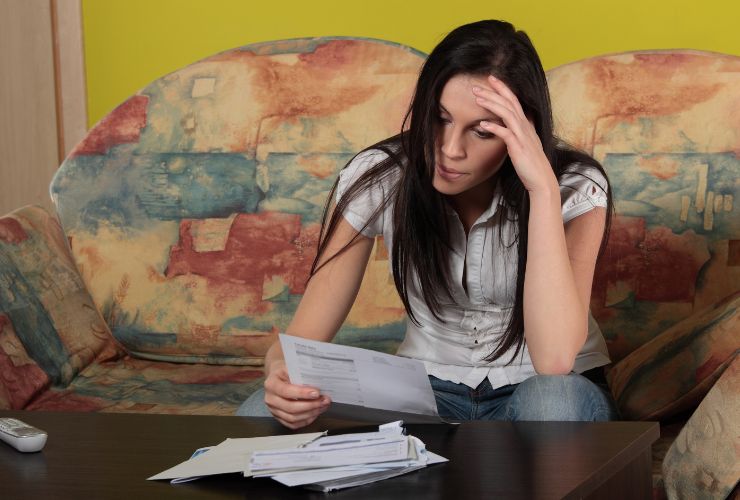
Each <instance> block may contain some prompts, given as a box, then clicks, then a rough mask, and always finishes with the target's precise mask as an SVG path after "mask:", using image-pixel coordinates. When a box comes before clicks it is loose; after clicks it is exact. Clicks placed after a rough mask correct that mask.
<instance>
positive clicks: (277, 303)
mask: <svg viewBox="0 0 740 500" xmlns="http://www.w3.org/2000/svg"><path fill="white" fill-rule="evenodd" d="M423 57H424V55H423V54H422V53H420V52H418V51H415V50H413V49H410V48H408V47H404V46H401V45H398V44H395V43H391V42H387V41H381V40H369V39H357V38H341V37H340V38H338V37H333V38H316V39H298V40H284V41H276V42H267V43H262V44H255V45H249V46H246V47H241V48H237V49H234V50H230V51H227V52H223V53H221V54H217V55H215V56H212V57H209V58H207V59H205V60H202V61H199V62H197V63H194V64H192V65H189V66H187V67H185V68H183V69H181V70H178V71H176V72H174V73H172V74H169V75H167V76H164V77H162V78H160V79H158V80H156V81H155V82H153V83H152V84H150V85H148V86H147V87H145V88H144V89H142V90H141V91H140V92H138V93H137V94H136V95H134V96H133V97H131V98H130V99H128V100H127V101H126V102H124V103H123V104H121V105H120V106H119V107H117V108H116V109H115V110H113V111H112V112H111V113H110V114H109V115H107V116H106V117H105V118H103V119H102V120H101V121H100V122H99V123H98V124H97V125H96V126H95V127H93V128H92V129H91V130H90V131H89V133H88V134H87V136H86V137H85V139H84V140H83V141H82V142H81V143H80V144H78V145H77V146H76V148H75V149H74V150H73V151H72V152H71V153H70V155H69V156H68V157H67V159H66V160H65V161H64V163H63V164H62V165H61V166H60V168H59V170H58V172H57V174H56V176H55V177H54V179H53V181H52V183H51V196H52V199H53V201H54V204H55V206H56V211H57V213H56V214H50V213H48V212H46V211H45V210H43V209H41V208H39V207H34V206H28V207H22V208H19V209H18V210H15V211H14V212H12V213H10V214H7V215H6V216H4V217H2V218H0V409H2V408H5V409H25V410H45V411H106V412H149V413H178V414H214V415H229V414H232V413H233V412H234V410H235V409H236V407H237V406H238V405H239V404H240V403H241V402H242V401H243V400H244V399H245V398H246V397H247V396H248V395H249V394H251V392H252V391H254V390H255V388H256V387H258V386H259V385H260V383H261V380H262V376H263V371H262V360H263V356H264V354H265V351H266V349H267V347H268V346H269V345H270V344H271V343H272V342H273V341H274V340H275V338H276V335H277V333H278V332H279V331H282V330H283V329H284V328H285V327H286V326H287V324H288V322H289V320H290V318H291V315H292V312H293V311H294V310H295V307H296V305H297V303H298V301H299V300H300V297H301V294H302V292H303V290H304V287H305V280H306V276H307V272H308V269H309V267H310V264H311V262H312V259H313V256H314V255H315V246H316V240H317V236H318V231H319V227H320V217H321V213H322V209H323V206H324V203H325V201H326V200H325V198H326V194H327V193H328V191H329V190H330V188H331V186H332V183H333V181H334V179H335V177H336V174H337V172H338V170H339V169H340V168H341V166H342V165H344V163H345V162H346V161H348V160H349V159H350V158H351V157H352V156H353V154H354V153H355V152H356V151H358V150H359V149H361V148H363V147H364V146H366V145H368V144H371V143H373V142H375V141H377V140H379V139H382V138H384V137H387V136H390V135H392V134H394V133H396V132H397V131H398V130H399V127H400V124H401V119H402V117H403V113H404V112H405V107H406V105H407V103H408V101H409V98H410V96H411V92H412V90H413V84H414V82H415V79H416V75H417V72H418V69H419V67H420V65H421V63H422V61H423ZM548 79H549V82H550V86H551V94H552V101H553V107H554V110H555V116H556V117H557V119H558V121H557V122H556V127H557V130H558V132H559V134H560V135H561V136H562V137H564V138H566V139H567V140H569V141H570V142H572V143H573V144H575V145H576V146H578V147H580V148H582V149H584V150H586V151H588V152H590V153H591V154H593V155H594V156H595V157H596V158H597V159H599V160H600V161H601V162H602V163H603V164H604V166H605V168H606V170H607V172H608V174H609V177H610V180H611V183H612V187H613V190H614V195H615V200H616V209H617V216H616V217H615V219H614V223H613V226H612V228H611V238H610V242H609V246H608V249H607V252H606V254H605V256H604V257H603V258H602V259H601V261H600V262H599V265H598V269H597V273H596V276H595V283H594V288H593V298H592V304H591V308H592V311H593V314H594V316H595V317H596V319H597V320H598V321H599V324H600V325H601V327H602V330H603V331H604V334H605V336H606V338H607V343H608V346H609V350H610V354H611V356H612V359H613V365H612V366H611V367H610V369H609V371H608V375H607V377H608V381H609V384H610V388H611V389H612V392H613V394H614V396H615V398H616V400H617V402H618V404H619V407H620V411H621V412H622V414H623V417H624V418H626V419H635V420H639V419H644V420H659V421H660V422H661V427H662V438H661V441H659V442H658V443H657V444H656V446H655V447H654V486H655V495H656V497H658V498H660V497H663V496H665V495H666V494H667V495H668V496H669V497H671V498H681V497H686V498H688V497H696V496H697V495H698V496H702V495H705V496H707V497H725V496H727V495H728V494H730V492H731V491H732V489H733V487H734V486H735V484H736V482H737V478H738V475H739V474H740V471H739V470H738V465H737V464H738V463H740V460H738V459H739V458H740V457H739V456H738V455H739V454H740V452H739V451H738V450H739V449H740V447H739V446H738V445H737V436H738V426H739V425H740V424H739V422H740V415H738V411H739V410H738V392H740V389H739V388H740V378H739V377H740V375H739V374H738V370H739V369H740V366H739V363H740V362H739V361H738V359H737V353H738V348H739V347H740V324H739V321H738V307H739V306H740V291H739V290H740V218H739V217H738V216H737V209H736V205H737V200H738V199H739V195H740V181H738V172H740V168H738V167H740V160H739V159H738V158H739V157H738V154H739V153H740V132H739V130H740V127H739V125H740V121H739V119H738V114H737V110H738V109H740V90H738V89H740V85H739V84H740V58H738V57H733V56H727V55H722V54H710V53H703V52H696V51H663V52H661V51H644V52H633V53H625V54H618V55H611V56H603V57H597V58H592V59H588V60H585V61H580V62H577V63H572V64H568V65H565V66H561V67H558V68H555V69H553V70H550V71H549V72H548ZM387 261H388V255H387V254H386V252H385V250H384V247H383V245H382V242H380V241H378V242H376V245H375V248H374V250H373V253H372V255H371V258H370V262H369V264H368V268H367V272H366V275H365V279H364V281H363V285H362V288H361V290H360V293H359V296H358V299H357V302H356V304H355V306H354V307H353V309H352V311H351V312H350V315H349V317H348V319H347V321H346V322H345V324H344V326H343V327H342V329H341V330H340V332H339V334H338V336H337V340H336V341H337V342H341V343H345V344H351V345H355V346H360V347H366V348H371V349H377V350H381V351H385V352H393V351H394V350H395V348H396V346H397V345H398V343H399V342H400V340H401V339H402V337H403V332H404V311H403V308H402V306H401V304H400V301H399V300H398V298H397V296H396V293H395V288H394V286H393V280H392V278H391V276H390V274H389V273H388V262H387ZM697 408H698V409H697ZM732 412H734V413H732ZM707 415H708V416H707ZM707 418H708V419H709V422H711V423H712V425H710V426H709V427H708V426H707V424H706V422H707ZM733 440H734V443H735V444H734V447H733V446H732V445H731V444H732V443H733ZM700 441H701V445H699V444H697V443H699V442H700ZM718 450H719V451H718ZM695 494H696V495H695Z"/></svg>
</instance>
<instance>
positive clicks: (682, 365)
mask: <svg viewBox="0 0 740 500" xmlns="http://www.w3.org/2000/svg"><path fill="white" fill-rule="evenodd" d="M738 309H740V292H737V293H734V294H733V295H730V296H729V297H727V298H726V299H725V300H723V301H721V302H720V303H719V304H717V305H716V306H715V307H711V308H708V309H705V310H704V311H701V312H699V313H697V314H695V315H693V316H691V317H689V318H686V319H684V320H683V321H681V322H680V323H677V324H676V325H674V326H672V327H671V328H669V329H668V330H666V331H665V332H663V333H662V334H660V335H659V336H658V337H656V338H655V339H653V340H651V341H650V342H648V343H646V344H645V345H643V346H642V347H640V348H639V349H637V350H635V351H633V352H632V353H631V354H630V355H629V356H627V357H626V358H624V359H623V360H621V361H620V362H619V363H617V364H616V365H615V366H614V368H613V369H611V370H610V371H609V373H608V375H607V380H608V382H609V387H610V388H611V390H612V393H613V394H614V398H615V399H616V401H617V405H618V406H619V410H620V412H621V413H622V416H623V417H626V418H628V419H632V420H659V419H666V418H668V417H671V416H672V415H676V414H678V413H680V412H682V411H686V410H690V409H692V408H693V407H695V406H696V405H697V404H698V403H699V401H701V399H702V398H703V397H704V395H705V394H706V393H707V391H708V390H709V389H710V388H711V387H712V385H713V384H714V383H715V381H716V380H717V379H718V378H719V376H720V375H721V374H722V372H723V371H724V370H725V368H726V367H727V366H728V364H729V363H730V362H731V361H732V359H733V357H734V356H735V354H736V353H737V352H738V350H739V349H740V339H739V338H738V331H740V312H739V311H738Z"/></svg>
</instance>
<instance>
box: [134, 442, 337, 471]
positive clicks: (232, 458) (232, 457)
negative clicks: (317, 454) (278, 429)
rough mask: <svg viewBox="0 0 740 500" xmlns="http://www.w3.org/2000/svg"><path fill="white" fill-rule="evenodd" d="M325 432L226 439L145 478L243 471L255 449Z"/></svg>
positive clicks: (286, 445) (280, 445)
mask: <svg viewBox="0 0 740 500" xmlns="http://www.w3.org/2000/svg"><path fill="white" fill-rule="evenodd" d="M325 434H326V433H325V432H312V433H308V434H293V435H287V436H266V437H256V438H237V439H227V440H226V441H224V442H222V443H221V444H219V445H218V446H214V447H213V448H211V449H210V450H209V451H208V452H207V453H203V454H202V455H198V456H196V457H193V458H191V459H189V460H186V461H184V462H182V463H181V464H179V465H176V466H174V467H171V468H169V469H167V470H166V471H163V472H160V473H159V474H156V475H154V476H152V477H150V478H148V479H149V480H157V479H181V478H186V477H202V476H211V475H214V474H226V473H230V472H244V471H246V470H247V469H248V464H249V459H250V458H251V456H252V453H253V452H255V451H260V450H274V449H278V448H290V447H298V446H304V445H306V444H308V443H310V442H311V441H313V440H315V439H317V438H319V437H321V436H323V435H325Z"/></svg>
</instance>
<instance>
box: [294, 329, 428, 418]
mask: <svg viewBox="0 0 740 500" xmlns="http://www.w3.org/2000/svg"><path fill="white" fill-rule="evenodd" d="M280 344H281V346H282V348H283V355H284V356H285V364H286V366H287V368H288V375H289V376H290V381H291V382H292V383H294V384H303V385H310V386H313V387H317V388H318V389H319V390H320V391H321V393H322V394H326V395H328V396H329V397H330V398H331V399H332V401H333V402H335V403H340V404H347V405H353V406H359V407H365V408H375V409H381V410H390V411H393V412H403V413H407V414H420V415H426V416H432V417H435V418H433V419H432V420H433V421H434V420H436V421H441V420H440V419H439V416H438V414H437V404H436V401H435V399H434V392H433V391H432V385H431V384H430V382H429V377H428V376H427V373H426V369H425V368H424V364H423V363H422V362H420V361H417V360H415V359H409V358H403V357H400V356H392V355H390V354H384V353H379V352H376V351H371V350H368V349H360V348H357V347H348V346H342V345H337V344H331V343H327V342H316V341H313V340H307V339H303V338H300V337H294V336H291V335H286V334H282V333H281V334H280ZM404 420H405V421H407V422H409V421H410V419H408V418H404Z"/></svg>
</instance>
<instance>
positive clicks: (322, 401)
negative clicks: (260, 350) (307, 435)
mask: <svg viewBox="0 0 740 500" xmlns="http://www.w3.org/2000/svg"><path fill="white" fill-rule="evenodd" d="M265 404H266V405H267V408H268V409H269V410H270V412H271V413H272V414H273V416H274V417H275V418H276V419H277V420H278V422H280V423H281V424H283V425H284V426H286V427H288V428H290V429H300V428H301V427H305V426H307V425H309V424H310V423H311V422H313V421H314V420H316V418H317V417H318V416H319V415H321V414H322V413H324V412H325V411H326V410H328V409H329V405H330V404H331V399H329V397H328V396H322V395H321V394H320V393H319V390H318V389H316V388H315V387H309V386H305V385H294V384H291V383H290V378H289V377H288V369H287V368H286V367H285V361H283V360H275V361H274V362H272V363H271V366H270V371H269V374H268V375H267V378H266V379H265Z"/></svg>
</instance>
